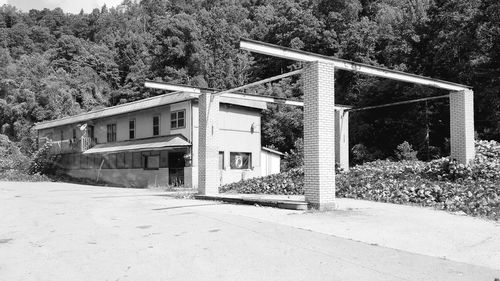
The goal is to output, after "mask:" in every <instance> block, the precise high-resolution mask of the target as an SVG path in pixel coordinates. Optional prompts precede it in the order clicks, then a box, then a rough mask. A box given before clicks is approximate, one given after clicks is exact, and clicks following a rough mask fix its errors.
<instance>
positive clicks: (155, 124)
mask: <svg viewBox="0 0 500 281" xmlns="http://www.w3.org/2000/svg"><path fill="white" fill-rule="evenodd" d="M159 134H160V116H153V136H158V135H159Z"/></svg>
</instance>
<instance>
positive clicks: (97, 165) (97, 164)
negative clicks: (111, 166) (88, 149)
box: [94, 154, 104, 169]
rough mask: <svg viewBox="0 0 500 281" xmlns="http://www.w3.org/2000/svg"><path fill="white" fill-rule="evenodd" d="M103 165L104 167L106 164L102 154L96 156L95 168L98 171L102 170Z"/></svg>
mask: <svg viewBox="0 0 500 281" xmlns="http://www.w3.org/2000/svg"><path fill="white" fill-rule="evenodd" d="M101 165H103V166H104V163H102V155H100V154H96V155H94V167H95V168H96V169H101V168H102V166H101Z"/></svg>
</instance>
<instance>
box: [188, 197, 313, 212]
mask: <svg viewBox="0 0 500 281" xmlns="http://www.w3.org/2000/svg"><path fill="white" fill-rule="evenodd" d="M194 198H196V199H199V200H214V201H223V202H228V203H237V204H247V205H256V204H257V205H261V206H266V207H274V208H280V209H289V210H307V203H306V202H304V201H300V200H288V199H279V198H266V197H265V196H263V195H258V196H257V195H256V196H255V197H252V196H251V195H248V194H244V195H238V194H217V195H199V194H198V195H195V196H194Z"/></svg>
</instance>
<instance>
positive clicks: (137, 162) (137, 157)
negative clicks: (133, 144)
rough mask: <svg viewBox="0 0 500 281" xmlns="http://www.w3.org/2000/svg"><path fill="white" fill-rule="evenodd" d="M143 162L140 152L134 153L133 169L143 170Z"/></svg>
mask: <svg viewBox="0 0 500 281" xmlns="http://www.w3.org/2000/svg"><path fill="white" fill-rule="evenodd" d="M141 160H142V159H141V153H140V152H132V168H134V169H139V168H142V165H141Z"/></svg>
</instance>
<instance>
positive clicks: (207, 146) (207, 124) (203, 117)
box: [198, 93, 219, 195]
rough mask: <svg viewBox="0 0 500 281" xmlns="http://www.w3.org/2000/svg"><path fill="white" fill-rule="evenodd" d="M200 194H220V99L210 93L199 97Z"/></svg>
mask: <svg viewBox="0 0 500 281" xmlns="http://www.w3.org/2000/svg"><path fill="white" fill-rule="evenodd" d="M199 107H200V109H199V111H200V112H199V134H198V144H199V147H198V193H199V194H202V195H211V194H217V193H219V166H218V161H219V147H218V142H217V135H218V130H219V128H218V126H217V118H218V115H219V97H218V96H214V95H212V94H210V93H204V94H201V95H200V97H199Z"/></svg>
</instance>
